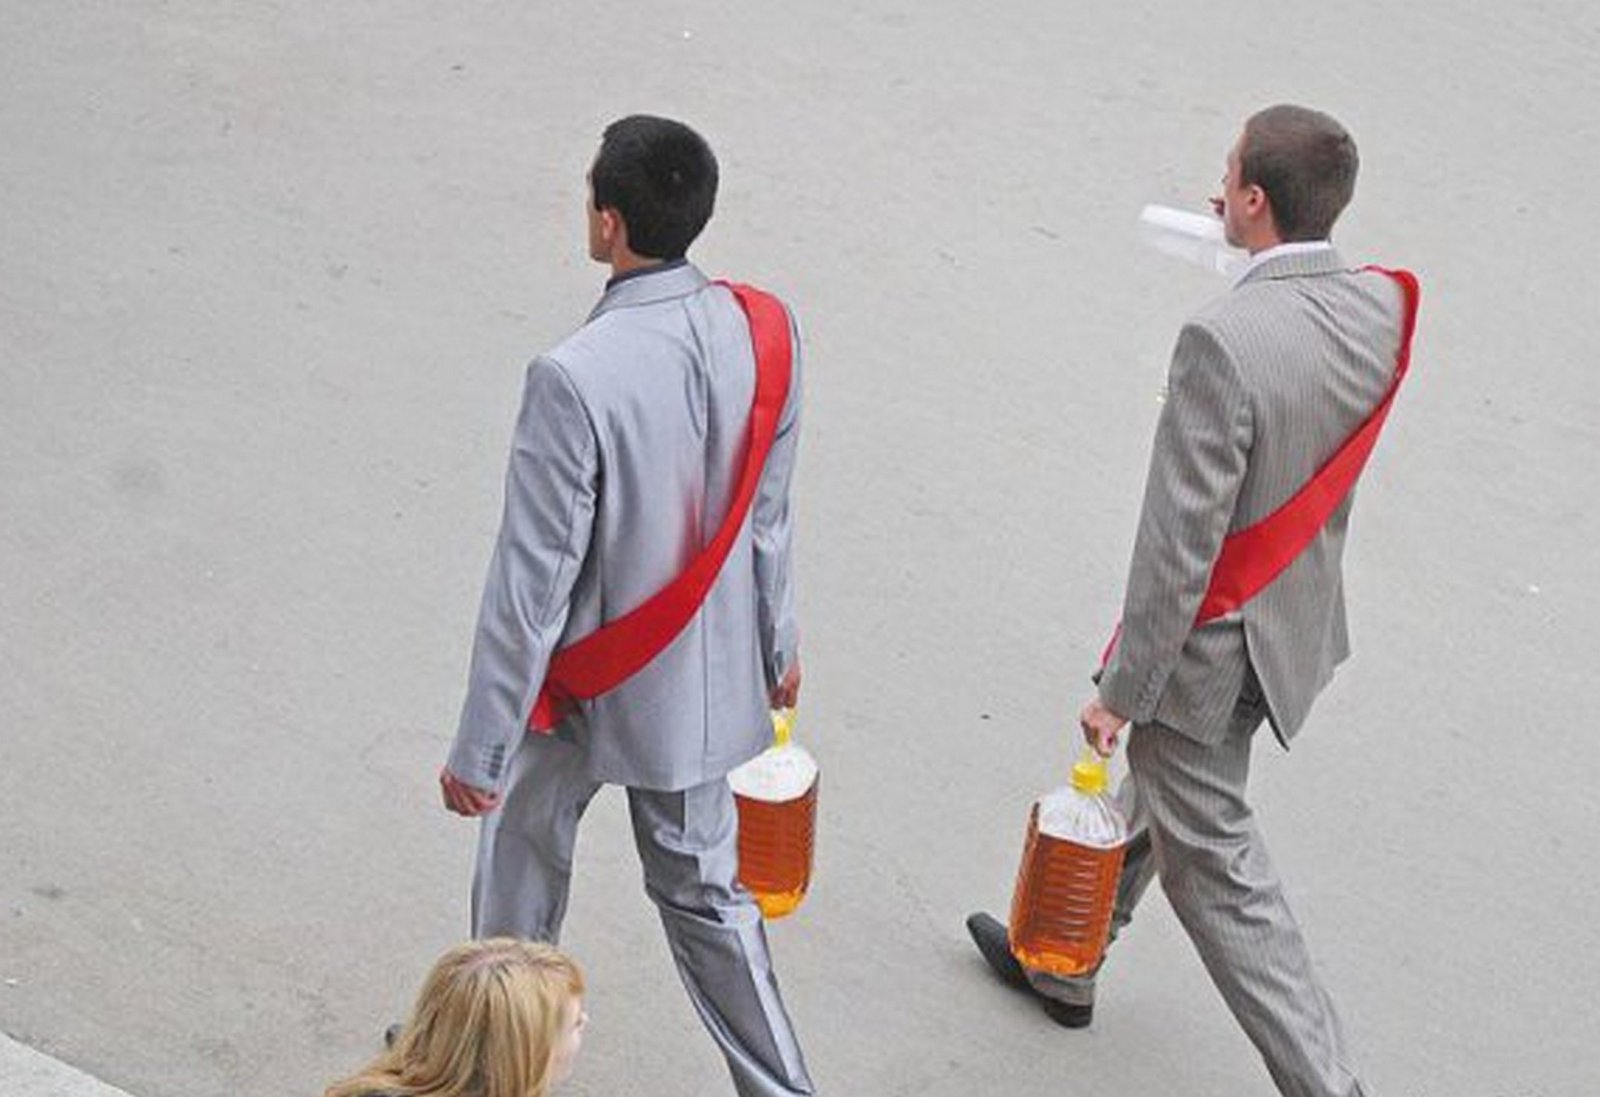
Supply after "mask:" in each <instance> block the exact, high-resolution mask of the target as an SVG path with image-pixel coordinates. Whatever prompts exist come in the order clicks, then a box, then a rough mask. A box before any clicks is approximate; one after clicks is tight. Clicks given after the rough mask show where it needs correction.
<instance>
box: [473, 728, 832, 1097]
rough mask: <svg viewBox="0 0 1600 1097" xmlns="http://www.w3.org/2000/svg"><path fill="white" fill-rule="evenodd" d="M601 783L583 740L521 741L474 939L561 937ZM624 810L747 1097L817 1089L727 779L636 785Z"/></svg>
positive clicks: (479, 881)
mask: <svg viewBox="0 0 1600 1097" xmlns="http://www.w3.org/2000/svg"><path fill="white" fill-rule="evenodd" d="M600 786H601V782H598V781H595V780H593V779H592V778H590V777H588V776H587V775H586V773H585V765H584V758H583V752H582V751H581V750H580V749H579V748H577V747H575V746H573V745H572V744H570V743H567V742H564V741H563V740H561V739H558V738H555V737H553V736H551V737H546V736H539V735H527V736H524V737H523V739H522V742H521V745H520V746H519V747H518V749H517V752H516V754H515V755H514V756H513V758H512V763H511V772H510V778H509V781H508V784H507V789H506V795H505V799H504V801H503V803H502V804H501V806H500V807H499V808H498V809H497V810H496V811H495V812H494V813H493V814H491V815H489V816H488V817H486V818H485V819H484V822H483V830H482V832H481V834H480V836H479V841H478V863H477V872H476V874H475V877H474V880H473V887H472V932H473V936H474V937H493V936H499V935H508V936H514V937H529V938H533V939H535V940H541V941H550V942H555V941H556V940H557V939H558V937H559V936H560V932H561V921H562V918H563V916H564V915H565V913H566V908H567V893H568V884H569V882H570V880H571V876H572V851H573V845H574V843H575V842H576V840H577V836H578V823H579V820H580V819H581V818H582V817H583V812H584V809H585V808H587V807H588V805H589V801H590V800H591V799H593V797H594V794H595V793H596V792H598V791H599V789H600ZM628 808H629V812H630V814H631V816H632V819H633V833H634V840H635V843H636V844H637V846H638V849H639V860H640V862H641V864H642V865H643V868H644V881H645V892H646V893H647V894H648V895H649V896H650V898H651V900H652V901H653V902H654V903H655V904H656V907H657V909H658V910H659V912H660V914H661V924H662V926H663V927H664V928H665V930H666V933H667V942H668V944H669V945H670V947H671V949H672V957H673V960H674V962H675V963H676V964H677V966H678V974H679V976H680V977H681V978H682V979H683V985H684V988H685V989H686V990H687V991H688V992H689V998H690V1000H691V1001H692V1002H693V1003H694V1008H695V1010H696V1011H697V1012H698V1013H699V1014H700V1019H701V1020H702V1021H703V1022H705V1026H706V1028H707V1029H708V1030H709V1031H710V1033H711V1036H712V1038H713V1039H714V1040H716V1042H717V1046H718V1047H719V1048H721V1049H722V1053H723V1055H724V1056H725V1057H726V1058H727V1061H728V1069H729V1070H730V1071H731V1072H732V1074H733V1081H734V1087H735V1089H736V1090H737V1092H738V1093H739V1094H740V1097H783V1095H790V1094H810V1093H814V1092H815V1090H814V1089H813V1088H812V1085H811V1079H810V1078H809V1077H808V1076H807V1074H806V1067H805V1062H804V1060H803V1059H802V1057H801V1054H800V1046H799V1043H798V1042H797V1041H796V1039H795V1035H794V1031H793V1029H792V1027H791V1026H790V1023H789V1015H788V1013H787V1012H786V1011H785V1010H784V1006H783V1001H782V999H781V998H780V997H779V995H778V980H777V977H776V975H774V973H773V971H772V965H771V962H770V959H769V955H768V952H767V936H766V931H765V929H764V928H763V927H762V922H761V911H760V908H759V907H757V906H756V903H755V900H754V899H753V898H751V896H750V894H749V893H748V892H747V891H745V890H744V888H743V887H742V886H741V885H740V884H739V882H738V875H737V874H738V863H739V851H738V813H737V809H736V808H735V807H734V803H733V793H732V791H731V790H730V789H729V787H728V782H727V779H726V778H721V777H719V778H717V779H715V780H712V781H708V782H706V783H705V784H702V785H697V786H695V787H693V788H689V789H683V790H681V791H677V792H660V791H655V790H650V789H640V788H630V789H628Z"/></svg>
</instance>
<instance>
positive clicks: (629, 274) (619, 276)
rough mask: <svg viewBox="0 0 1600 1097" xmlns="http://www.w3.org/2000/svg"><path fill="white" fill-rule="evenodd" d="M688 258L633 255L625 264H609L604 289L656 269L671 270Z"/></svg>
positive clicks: (685, 261) (681, 264)
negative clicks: (609, 267) (650, 257)
mask: <svg viewBox="0 0 1600 1097" xmlns="http://www.w3.org/2000/svg"><path fill="white" fill-rule="evenodd" d="M688 261H689V260H688V259H645V258H643V257H641V256H634V261H633V262H631V263H628V264H626V265H624V264H622V263H620V262H613V263H612V264H611V277H610V278H607V279H606V289H610V288H611V287H612V286H615V285H617V284H619V283H621V282H626V281H628V280H629V279H632V278H637V277H640V276H643V275H647V274H649V273H651V272H652V271H657V270H672V269H673V268H675V267H681V266H683V265H684V264H685V263H687V262H688Z"/></svg>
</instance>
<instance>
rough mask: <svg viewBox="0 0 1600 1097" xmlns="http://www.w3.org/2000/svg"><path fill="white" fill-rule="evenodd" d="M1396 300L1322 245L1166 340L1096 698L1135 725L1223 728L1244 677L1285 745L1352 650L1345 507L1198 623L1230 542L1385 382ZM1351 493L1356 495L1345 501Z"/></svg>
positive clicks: (1395, 338) (1374, 276)
mask: <svg viewBox="0 0 1600 1097" xmlns="http://www.w3.org/2000/svg"><path fill="white" fill-rule="evenodd" d="M1400 328H1401V300H1400V292H1399V289H1398V287H1397V286H1396V285H1395V284H1394V282H1393V281H1392V280H1391V279H1390V278H1388V277H1387V276H1386V275H1383V274H1379V273H1376V272H1364V271H1355V270H1350V269H1348V268H1347V267H1346V266H1345V264H1344V262H1343V260H1342V259H1341V258H1340V257H1339V255H1338V253H1337V252H1335V251H1332V250H1328V251H1319V252H1310V253H1300V254H1293V253H1291V254H1286V255H1281V256H1275V257H1272V258H1270V259H1267V260H1266V261H1265V262H1263V263H1262V264H1261V265H1260V266H1258V267H1256V268H1255V269H1254V270H1252V271H1250V272H1249V274H1248V275H1246V277H1245V278H1244V279H1243V280H1242V281H1241V282H1240V284H1239V285H1238V286H1236V287H1235V288H1234V289H1233V290H1232V291H1231V292H1229V293H1227V294H1226V295H1224V296H1223V297H1221V298H1219V299H1217V300H1216V301H1214V302H1212V303H1211V304H1210V305H1208V306H1207V307H1206V308H1204V309H1202V310H1201V311H1200V313H1199V314H1198V315H1196V316H1195V317H1194V318H1193V319H1192V320H1190V321H1189V322H1188V323H1187V324H1186V325H1185V326H1184V328H1183V330H1182V332H1181V333H1180V334H1179V336H1178V343H1177V347H1176V348H1175V349H1174V351H1173V355H1172V365H1171V370H1170V373H1169V375H1168V385H1167V399H1166V404H1165V406H1164V407H1163V408H1162V412H1161V418H1160V422H1159V424H1158V425H1157V427H1156V437H1155V443H1154V447H1153V450H1152V453H1151V458H1150V471H1149V476H1148V479H1147V481H1146V484H1145V496H1144V506H1143V509H1142V511H1141V513H1140V516H1139V532H1138V536H1137V538H1136V540H1135V543H1134V550H1133V563H1132V565H1131V567H1130V569H1129V575H1128V586H1127V593H1126V598H1125V601H1124V605H1123V619H1122V635H1121V638H1120V640H1119V641H1118V643H1117V647H1116V650H1115V652H1114V653H1113V655H1112V658H1111V660H1110V662H1109V663H1108V664H1107V666H1106V668H1105V671H1104V673H1103V674H1102V675H1101V677H1100V697H1101V700H1102V701H1104V702H1105V703H1106V704H1107V705H1108V706H1110V707H1111V709H1113V710H1114V711H1116V712H1117V713H1119V714H1121V715H1123V716H1126V717H1128V718H1129V719H1131V720H1133V721H1134V722H1135V723H1148V722H1150V721H1152V720H1154V721H1159V722H1160V723H1162V724H1165V725H1167V726H1169V727H1172V728H1174V729H1176V730H1178V731H1180V732H1182V733H1184V734H1187V735H1189V736H1191V737H1193V738H1197V739H1201V740H1202V741H1212V740H1214V739H1215V738H1216V737H1218V736H1220V735H1222V734H1223V732H1224V730H1225V729H1226V727H1227V723H1228V715H1229V713H1230V712H1231V711H1232V709H1233V706H1234V702H1235V701H1236V700H1237V699H1238V697H1239V691H1240V688H1241V687H1242V685H1243V683H1244V680H1245V675H1246V672H1247V670H1249V669H1253V670H1254V671H1255V673H1256V676H1257V678H1258V679H1259V680H1260V682H1261V686H1262V689H1263V691H1264V692H1265V694H1266V699H1267V704H1268V707H1269V709H1270V714H1271V719H1272V722H1273V727H1274V728H1275V729H1276V731H1277V732H1278V735H1279V737H1280V738H1281V739H1283V740H1284V742H1285V743H1287V741H1288V740H1289V739H1290V738H1292V737H1293V736H1294V734H1295V733H1296V732H1297V731H1298V730H1299V728H1300V726H1301V724H1302V723H1303V722H1304V720H1305V718H1306V714H1307V713H1308V712H1309V711H1310V708H1311V703H1312V701H1313V700H1315V698H1316V696H1317V694H1318V693H1319V692H1320V691H1321V690H1322V688H1323V686H1325V685H1326V684H1327V683H1328V680H1329V679H1330V678H1331V677H1332V676H1333V670H1334V667H1335V666H1337V665H1338V664H1339V663H1340V662H1342V661H1343V660H1344V659H1345V657H1346V656H1347V655H1348V654H1349V652H1350V646H1349V638H1348V635H1347V633H1346V628H1345V611H1344V580H1343V572H1342V566H1341V560H1342V557H1343V554H1344V541H1345V531H1346V528H1347V525H1348V523H1349V518H1350V505H1351V500H1350V499H1346V500H1345V502H1344V503H1343V504H1341V505H1340V507H1339V508H1338V510H1337V511H1336V512H1335V513H1334V515H1333V517H1332V519H1331V520H1330V521H1329V522H1328V524H1327V526H1326V527H1325V528H1324V529H1323V530H1322V532H1321V533H1320V534H1319V535H1318V536H1317V538H1316V540H1315V541H1313V542H1312V544H1311V546H1310V547H1309V548H1308V549H1307V550H1306V551H1305V552H1304V553H1302V554H1301V555H1300V557H1299V558H1298V559H1296V560H1295V562H1294V563H1293V564H1291V565H1290V566H1289V567H1288V568H1287V569H1286V570H1285V571H1284V572H1283V573H1282V574H1281V575H1279V576H1278V578H1277V579H1276V580H1274V581H1273V583H1272V584H1271V585H1270V586H1268V587H1267V588H1266V589H1265V590H1263V591H1262V592H1261V593H1260V594H1258V595H1257V596H1256V597H1255V598H1253V599H1252V600H1251V601H1249V602H1248V603H1246V604H1245V605H1244V607H1243V608H1242V609H1241V610H1239V611H1236V612H1234V613H1231V614H1228V615H1227V616H1225V617H1221V618H1218V619H1216V620H1215V621H1212V622H1210V623H1208V624H1206V625H1204V626H1201V627H1200V628H1195V627H1194V619H1195V614H1196V612H1197V611H1198V609H1199V605H1200V601H1201V598H1202V596H1203V595H1204V593H1205V590H1206V586H1207V583H1208V582H1209V580H1210V575H1211V566H1212V563H1213V561H1215V559H1216V556H1217V552H1218V551H1219V549H1220V548H1221V545H1222V539H1223V537H1224V535H1225V534H1227V533H1229V532H1232V531H1234V530H1238V529H1242V528H1244V527H1246V526H1249V525H1252V524H1253V523H1255V522H1257V521H1259V520H1260V519H1262V518H1264V517H1266V516H1267V515H1268V514H1271V513H1272V512H1273V511H1274V510H1276V509H1277V508H1278V507H1279V506H1281V505H1282V504H1283V503H1284V502H1285V501H1287V500H1288V499H1289V498H1290V496H1292V495H1293V494H1294V493H1295V492H1296V491H1298V490H1299V489H1300V487H1301V486H1302V485H1304V484H1305V483H1306V482H1307V481H1308V480H1309V479H1310V478H1311V476H1312V475H1313V474H1314V473H1315V472H1316V471H1317V469H1319V468H1320V467H1321V466H1322V464H1323V463H1324V462H1325V461H1326V460H1327V459H1328V458H1329V457H1330V456H1332V454H1333V453H1334V452H1335V451H1336V450H1337V449H1338V447H1339V446H1340V445H1341V444H1342V443H1343V442H1344V441H1345V439H1346V438H1348V437H1349V436H1350V434H1351V433H1352V432H1353V431H1354V430H1355V429H1356V427H1357V426H1359V425H1360V424H1361V422H1362V421H1363V420H1364V419H1365V418H1366V417H1367V415H1368V414H1369V413H1370V412H1371V411H1372V409H1373V408H1374V407H1375V406H1376V405H1377V403H1378V401H1379V400H1380V399H1381V398H1382V397H1383V394H1384V393H1385V392H1386V391H1387V389H1388V386H1389V384H1390V381H1391V379H1392V378H1393V376H1394V371H1395V364H1396V353H1397V352H1398V350H1399V344H1400ZM1352 494H1353V493H1352Z"/></svg>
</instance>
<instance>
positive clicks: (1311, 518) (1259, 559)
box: [1101, 266, 1421, 666]
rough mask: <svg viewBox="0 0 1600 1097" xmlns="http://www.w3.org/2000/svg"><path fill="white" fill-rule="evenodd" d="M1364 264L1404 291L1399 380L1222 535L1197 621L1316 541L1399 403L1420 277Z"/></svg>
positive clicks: (1226, 609)
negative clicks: (1278, 499) (1336, 440)
mask: <svg viewBox="0 0 1600 1097" xmlns="http://www.w3.org/2000/svg"><path fill="white" fill-rule="evenodd" d="M1363 269H1364V270H1370V271H1377V272H1378V273H1380V274H1386V275H1388V276H1389V277H1390V278H1393V279H1394V280H1395V281H1396V282H1397V283H1398V284H1399V286H1400V292H1401V294H1402V296H1403V297H1404V313H1403V317H1402V320H1401V328H1400V350H1399V353H1398V354H1397V355H1396V356H1395V369H1394V380H1393V381H1391V382H1390V383H1389V391H1388V392H1386V393H1385V394H1384V397H1383V399H1382V400H1380V401H1378V406H1377V407H1375V408H1373V409H1372V412H1371V414H1369V415H1368V416H1367V418H1366V420H1365V421H1364V422H1363V423H1362V424H1361V425H1360V426H1359V427H1357V428H1356V431H1355V433H1354V434H1352V435H1351V436H1350V437H1349V438H1347V439H1345V442H1344V444H1343V445H1341V446H1340V447H1339V449H1338V451H1337V452H1335V453H1334V455H1333V456H1332V457H1330V458H1328V460H1327V461H1326V462H1325V463H1324V464H1323V466H1322V467H1321V468H1320V469H1318V470H1317V471H1316V474H1315V475H1313V476H1312V477H1311V479H1310V480H1309V481H1307V482H1306V484H1305V486H1303V487H1302V488H1301V489H1300V490H1299V491H1297V492H1295V494H1294V495H1293V496H1292V497H1290V499H1289V501H1288V502H1286V503H1284V504H1283V505H1282V506H1281V507H1279V508H1278V509H1277V510H1275V511H1273V512H1272V513H1271V514H1269V515H1267V516H1266V517H1265V518H1263V519H1261V521H1259V522H1257V523H1255V525H1252V526H1247V527H1245V528H1244V529H1241V530H1238V531H1236V532H1234V533H1230V534H1228V536H1227V537H1225V538H1224V539H1223V541H1222V550H1221V551H1220V552H1219V553H1218V554H1217V560H1216V563H1214V564H1213V565H1212V567H1211V581H1210V583H1209V585H1208V586H1207V587H1206V593H1205V597H1204V598H1203V599H1201V602H1200V610H1199V612H1198V613H1197V614H1195V621H1194V623H1195V625H1196V627H1198V626H1200V625H1203V624H1205V623H1206V622H1208V621H1213V620H1215V619H1216V618H1218V617H1221V616H1223V615H1224V614H1227V613H1232V612H1233V611H1234V610H1236V609H1238V608H1239V607H1240V606H1242V605H1244V604H1245V603H1246V602H1248V601H1250V599H1252V598H1254V597H1255V596H1256V595H1257V594H1259V593H1261V591H1262V590H1264V589H1266V587H1267V586H1268V585H1269V584H1271V582H1272V581H1273V580H1274V579H1276V578H1277V577H1278V576H1279V575H1281V574H1283V571H1284V569H1285V568H1287V567H1288V566H1289V565H1290V564H1292V563H1294V561H1295V559H1296V558H1297V557H1298V556H1299V555H1300V554H1301V553H1302V552H1304V551H1305V550H1306V549H1307V548H1308V547H1309V546H1310V544H1311V542H1312V541H1314V540H1316V537H1317V534H1319V533H1321V532H1322V528H1323V527H1324V526H1325V525H1327V524H1328V519H1329V518H1331V517H1333V512H1334V511H1336V510H1338V509H1339V504H1340V503H1342V502H1344V500H1345V498H1346V497H1347V496H1348V495H1349V494H1350V489H1351V488H1353V487H1355V483H1356V480H1357V478H1359V477H1360V475H1361V470H1362V468H1364V467H1365V466H1366V463H1367V458H1368V457H1369V456H1370V455H1371V453H1372V447H1373V445H1374V443H1376V442H1377V440H1378V432H1379V431H1381V430H1382V429H1383V423H1384V420H1385V419H1387V418H1388V417H1389V409H1390V407H1392V406H1393V404H1394V397H1395V393H1397V392H1399V391H1400V382H1401V381H1403V380H1405V376H1406V371H1407V370H1408V369H1409V368H1410V366H1411V337H1412V335H1413V334H1414V333H1415V332H1416V329H1417V305H1418V302H1419V301H1420V299H1421V289H1420V288H1419V287H1418V285H1417V278H1416V275H1414V274H1412V273H1411V272H1410V271H1408V270H1389V269H1387V268H1385V267H1377V266H1368V267H1364V268H1363ZM1121 635H1122V626H1121V625H1120V624H1119V625H1118V626H1117V629H1116V632H1114V633H1112V636H1111V642H1110V643H1109V644H1108V645H1106V650H1105V654H1104V655H1103V656H1102V657H1101V665H1102V666H1104V665H1105V663H1107V662H1109V661H1110V659H1111V653H1112V652H1113V651H1114V650H1116V646H1117V640H1118V639H1119V638H1120V637H1121Z"/></svg>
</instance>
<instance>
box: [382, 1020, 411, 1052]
mask: <svg viewBox="0 0 1600 1097" xmlns="http://www.w3.org/2000/svg"><path fill="white" fill-rule="evenodd" d="M405 1030H406V1026H405V1025H403V1024H401V1023H400V1022H399V1021H396V1022H395V1023H394V1024H392V1025H390V1026H389V1027H388V1028H386V1029H384V1030H383V1046H384V1047H394V1042H395V1041H396V1040H398V1039H400V1034H401V1033H402V1032H404V1031H405Z"/></svg>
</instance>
